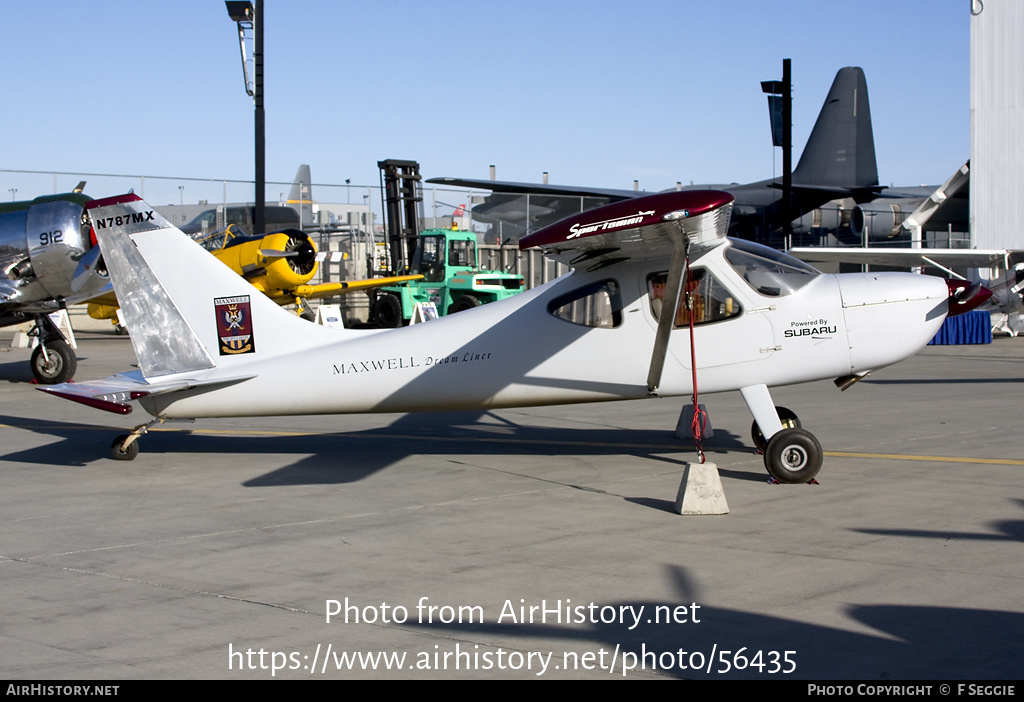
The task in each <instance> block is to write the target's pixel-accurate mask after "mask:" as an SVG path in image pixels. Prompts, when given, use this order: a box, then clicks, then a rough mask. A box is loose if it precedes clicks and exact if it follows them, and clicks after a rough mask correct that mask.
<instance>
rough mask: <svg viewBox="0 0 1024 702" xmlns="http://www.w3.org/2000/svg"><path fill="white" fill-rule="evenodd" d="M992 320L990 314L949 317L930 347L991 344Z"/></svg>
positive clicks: (976, 313)
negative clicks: (933, 345) (934, 345)
mask: <svg viewBox="0 0 1024 702" xmlns="http://www.w3.org/2000/svg"><path fill="white" fill-rule="evenodd" d="M991 343H992V318H991V315H990V314H989V313H988V312H979V311H978V310H974V311H972V312H965V313H964V314H958V315H957V316H956V317H947V318H946V321H945V322H943V323H942V328H941V329H939V331H938V333H937V334H936V335H935V337H934V338H933V339H932V340H931V341H929V342H928V345H929V346H931V345H932V344H936V345H949V346H952V345H956V344H991Z"/></svg>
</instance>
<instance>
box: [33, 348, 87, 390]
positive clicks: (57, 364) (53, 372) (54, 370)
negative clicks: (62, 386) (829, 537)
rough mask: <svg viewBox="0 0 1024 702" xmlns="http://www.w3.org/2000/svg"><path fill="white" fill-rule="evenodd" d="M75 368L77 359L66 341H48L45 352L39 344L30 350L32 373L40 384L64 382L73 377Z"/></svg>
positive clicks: (76, 367)
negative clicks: (33, 349)
mask: <svg viewBox="0 0 1024 702" xmlns="http://www.w3.org/2000/svg"><path fill="white" fill-rule="evenodd" d="M77 369H78V360H77V359H76V358H75V352H74V351H72V350H71V347H70V346H69V345H68V344H67V342H64V341H51V342H48V343H47V344H46V351H45V353H44V352H43V346H42V344H40V345H39V346H36V350H35V351H33V352H32V375H33V376H35V379H36V382H37V383H39V384H40V385H56V384H57V383H66V382H67V381H69V380H71V378H73V377H74V375H75V371H76V370H77Z"/></svg>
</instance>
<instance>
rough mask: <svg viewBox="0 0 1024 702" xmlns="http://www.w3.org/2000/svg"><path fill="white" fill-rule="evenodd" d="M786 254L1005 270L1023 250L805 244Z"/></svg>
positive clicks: (842, 260) (1023, 256) (908, 265)
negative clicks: (820, 245)
mask: <svg viewBox="0 0 1024 702" xmlns="http://www.w3.org/2000/svg"><path fill="white" fill-rule="evenodd" d="M789 254H790V255H791V256H795V257H796V258H799V259H800V260H801V261H807V262H808V263H863V264H868V265H875V266H902V267H905V268H912V267H914V266H927V265H934V264H939V265H940V266H944V267H946V268H1002V269H1003V270H1009V269H1011V268H1013V266H1014V265H1016V264H1017V263H1021V262H1024V251H1008V250H1005V249H911V248H899V249H889V248H882V247H879V248H873V249H872V248H868V249H863V248H844V247H826V246H822V247H818V246H807V247H798V248H793V249H790V250H789Z"/></svg>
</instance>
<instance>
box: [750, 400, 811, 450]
mask: <svg viewBox="0 0 1024 702" xmlns="http://www.w3.org/2000/svg"><path fill="white" fill-rule="evenodd" d="M775 413H776V414H777V415H779V421H780V422H782V428H783V429H799V428H800V427H802V426H803V425H802V424H801V423H800V418H799V417H797V416H796V413H795V412H794V411H793V410H791V409H786V408H785V407H776V408H775ZM750 438H751V439H753V440H754V446H756V447H757V450H758V451H760V452H761V453H764V450H765V449H766V448H767V447H768V441H767V440H765V438H764V434H762V433H761V427H759V426H757V422H756V421H755V422H754V423H753V424H752V425H751V426H750Z"/></svg>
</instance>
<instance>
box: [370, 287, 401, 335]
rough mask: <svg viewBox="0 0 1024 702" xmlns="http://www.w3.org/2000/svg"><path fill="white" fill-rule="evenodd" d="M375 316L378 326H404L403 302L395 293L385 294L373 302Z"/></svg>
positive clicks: (388, 327)
mask: <svg viewBox="0 0 1024 702" xmlns="http://www.w3.org/2000/svg"><path fill="white" fill-rule="evenodd" d="M373 318H374V319H376V320H377V326H379V327H384V328H385V329H394V328H396V327H400V326H402V303H401V301H400V300H399V299H398V298H397V297H395V296H394V295H388V294H384V295H381V296H379V297H378V298H377V301H376V302H374V303H373Z"/></svg>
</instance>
